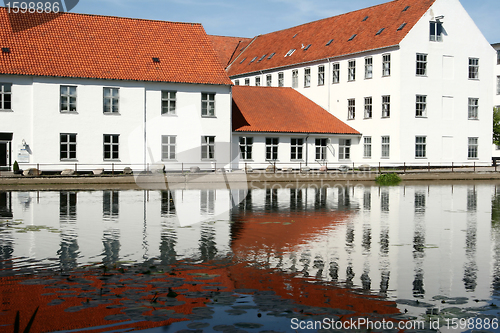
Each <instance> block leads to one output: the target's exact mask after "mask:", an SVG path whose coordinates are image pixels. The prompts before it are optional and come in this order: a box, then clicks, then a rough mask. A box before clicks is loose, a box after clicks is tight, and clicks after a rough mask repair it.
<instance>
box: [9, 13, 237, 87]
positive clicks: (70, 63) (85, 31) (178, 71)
mask: <svg viewBox="0 0 500 333" xmlns="http://www.w3.org/2000/svg"><path fill="white" fill-rule="evenodd" d="M0 47H2V48H10V53H0V74H17V75H36V76H57V77H78V78H96V79H111V80H132V81H157V82H179V83H198V84H220V85H230V84H231V81H230V80H229V78H228V76H227V74H226V73H225V72H224V69H223V67H222V66H221V64H220V62H219V60H218V57H217V54H216V53H215V51H214V49H213V47H212V43H211V42H210V39H209V38H208V36H207V34H206V33H205V30H204V29H203V27H202V26H201V25H200V24H191V23H174V22H162V21H150V20H141V19H129V18H118V17H108V16H97V15H82V14H73V13H59V14H52V13H51V14H37V13H34V14H30V13H26V14H13V13H11V14H9V13H8V12H7V10H6V9H5V8H0ZM152 58H159V59H160V63H154V62H153V60H152Z"/></svg>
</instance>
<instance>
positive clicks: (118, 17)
mask: <svg viewBox="0 0 500 333" xmlns="http://www.w3.org/2000/svg"><path fill="white" fill-rule="evenodd" d="M0 10H7V7H3V6H0ZM36 14H52V15H76V16H91V17H104V18H115V19H122V20H127V21H146V22H158V23H174V24H183V25H184V24H185V25H200V26H203V24H202V23H197V22H179V21H163V20H157V19H145V18H134V17H123V16H115V15H102V14H89V13H74V12H59V13H36Z"/></svg>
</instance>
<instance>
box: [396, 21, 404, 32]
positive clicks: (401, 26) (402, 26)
mask: <svg viewBox="0 0 500 333" xmlns="http://www.w3.org/2000/svg"><path fill="white" fill-rule="evenodd" d="M404 27H406V22H405V23H403V24H401V25H400V26H399V28H398V31H401V30H403V28H404Z"/></svg>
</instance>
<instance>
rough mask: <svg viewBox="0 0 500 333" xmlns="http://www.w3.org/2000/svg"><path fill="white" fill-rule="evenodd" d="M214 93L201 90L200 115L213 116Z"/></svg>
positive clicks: (214, 105)
mask: <svg viewBox="0 0 500 333" xmlns="http://www.w3.org/2000/svg"><path fill="white" fill-rule="evenodd" d="M215 95H216V94H215V93H211V92H202V93H201V116H202V117H204V118H205V117H206V118H210V117H215V107H216V104H215Z"/></svg>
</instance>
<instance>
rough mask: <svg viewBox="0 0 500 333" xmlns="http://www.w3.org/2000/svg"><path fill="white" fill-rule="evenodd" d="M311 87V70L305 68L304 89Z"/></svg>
mask: <svg viewBox="0 0 500 333" xmlns="http://www.w3.org/2000/svg"><path fill="white" fill-rule="evenodd" d="M310 86H311V69H310V68H306V69H304V87H306V88H307V87H310Z"/></svg>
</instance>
